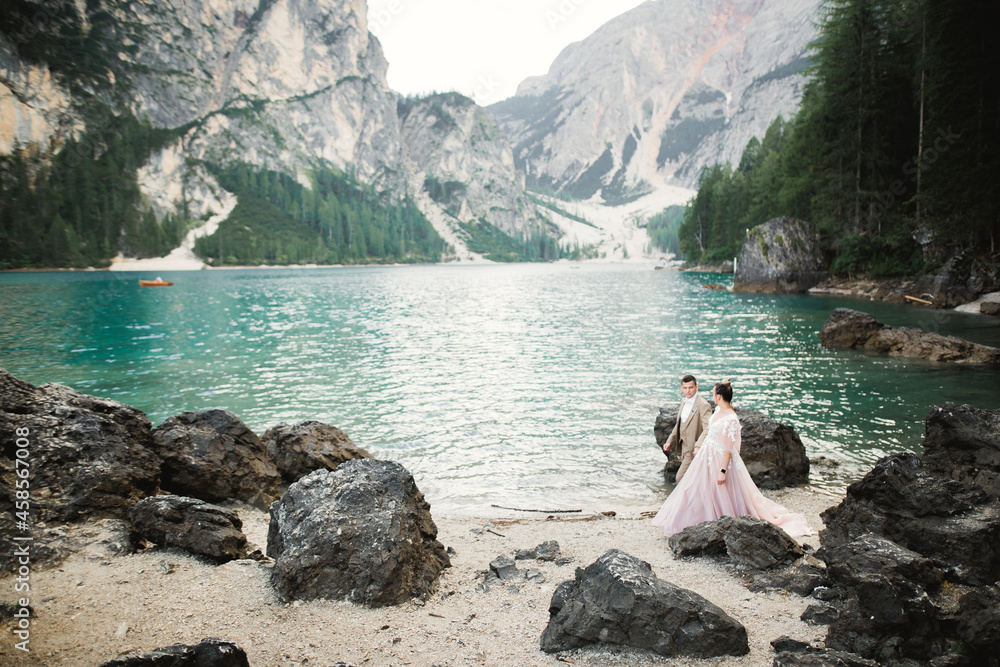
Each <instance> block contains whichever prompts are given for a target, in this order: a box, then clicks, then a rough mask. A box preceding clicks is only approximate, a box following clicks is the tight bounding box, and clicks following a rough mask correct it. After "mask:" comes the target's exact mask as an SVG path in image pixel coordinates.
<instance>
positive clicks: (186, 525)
mask: <svg viewBox="0 0 1000 667" xmlns="http://www.w3.org/2000/svg"><path fill="white" fill-rule="evenodd" d="M128 518H129V523H130V527H131V529H132V532H133V533H134V534H136V535H137V536H139V537H141V538H143V539H146V540H149V541H150V542H153V543H154V544H158V545H160V546H164V547H178V548H180V549H183V550H185V551H187V552H189V553H193V554H195V555H198V556H207V557H208V558H211V559H212V560H215V561H216V562H219V563H225V562H227V561H231V560H236V559H239V558H246V556H247V538H246V535H244V534H243V530H242V529H243V522H242V521H240V518H239V516H237V514H236V512H232V511H230V510H227V509H224V508H222V507H219V506H218V505H212V504H210V503H207V502H205V501H204V500H198V499H197V498H185V497H182V496H153V497H151V498H143V499H142V500H140V501H139V502H137V503H135V504H134V505H132V507H130V508H129V511H128Z"/></svg>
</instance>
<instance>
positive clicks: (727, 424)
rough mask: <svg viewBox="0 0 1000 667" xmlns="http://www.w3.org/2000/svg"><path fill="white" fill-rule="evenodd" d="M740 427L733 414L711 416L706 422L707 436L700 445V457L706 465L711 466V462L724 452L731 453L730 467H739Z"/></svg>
mask: <svg viewBox="0 0 1000 667" xmlns="http://www.w3.org/2000/svg"><path fill="white" fill-rule="evenodd" d="M741 432H742V427H741V426H740V420H739V417H737V416H736V415H735V414H728V415H722V416H720V415H719V413H718V412H716V413H715V414H713V415H712V418H711V419H710V420H709V422H708V435H706V436H705V441H704V442H703V443H702V446H701V449H702V452H701V453H703V454H704V456H703V457H702V458H703V460H704V461H705V463H706V465H713V466H714V462H713V460H714V459H716V458H721V457H722V455H723V454H724V453H725V452H732V453H733V456H732V462H731V465H732V466H739V465H740V464H741V463H742V461H741V460H740V444H741V442H742V439H741Z"/></svg>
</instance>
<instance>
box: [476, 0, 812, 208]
mask: <svg viewBox="0 0 1000 667" xmlns="http://www.w3.org/2000/svg"><path fill="white" fill-rule="evenodd" d="M819 5H820V1H819V0H651V1H650V2H646V3H644V4H642V5H640V6H639V7H636V8H635V9H633V10H631V11H629V12H627V13H625V14H623V15H621V16H619V17H618V18H616V19H614V20H613V21H611V22H609V23H607V24H605V25H604V26H603V27H602V28H601V29H599V30H598V31H597V32H595V33H594V34H593V35H591V36H590V37H588V38H587V39H586V40H584V41H582V42H579V43H577V44H573V45H571V46H569V47H567V48H566V49H565V50H564V51H563V52H562V53H561V54H560V55H559V57H558V58H557V59H556V61H555V62H554V63H553V64H552V67H551V69H550V70H549V72H548V74H547V75H545V76H543V77H536V78H532V79H527V80H525V81H524V82H523V83H522V84H521V86H520V87H519V89H518V91H517V94H516V95H515V96H514V97H513V98H511V99H509V100H506V101H504V102H500V103H498V104H496V105H494V106H493V107H491V110H493V111H494V113H496V115H497V118H498V119H499V120H500V122H501V124H502V125H503V126H504V128H505V129H506V130H507V132H508V133H509V135H510V136H511V142H512V143H513V144H514V156H515V159H516V160H517V163H518V166H519V167H521V168H523V170H524V171H525V172H526V174H527V178H528V184H529V186H533V187H536V188H540V189H554V190H562V191H564V192H566V193H568V194H571V195H574V196H576V197H580V198H589V197H591V196H592V195H594V194H595V193H597V192H600V193H601V194H602V195H603V198H604V199H605V200H606V201H609V202H614V201H620V200H622V199H628V198H630V197H632V196H635V195H636V194H638V193H642V192H644V191H646V190H648V189H649V187H650V186H656V185H659V184H661V183H665V182H673V183H676V184H681V185H686V186H692V185H696V183H697V180H698V177H699V176H700V173H701V169H702V167H704V166H705V165H708V164H712V163H715V162H718V161H724V160H730V161H733V162H737V161H738V160H739V156H740V154H741V152H742V150H743V148H744V147H745V146H746V143H747V141H749V140H750V138H751V137H752V136H754V135H757V136H763V133H764V131H765V130H766V129H767V126H768V125H769V124H770V123H771V121H772V120H774V118H775V117H776V116H777V115H778V114H785V115H786V116H787V115H790V114H793V113H794V112H795V110H796V109H797V107H798V103H799V99H800V94H801V86H802V84H803V81H804V79H803V77H802V75H801V74H800V72H801V70H802V69H803V67H805V65H806V64H807V60H806V54H807V51H808V47H807V45H808V43H809V42H810V41H811V40H813V39H815V37H816V32H815V28H814V26H813V21H814V20H815V19H816V18H817V16H818V10H819Z"/></svg>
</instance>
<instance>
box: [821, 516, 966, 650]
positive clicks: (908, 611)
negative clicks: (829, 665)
mask: <svg viewBox="0 0 1000 667" xmlns="http://www.w3.org/2000/svg"><path fill="white" fill-rule="evenodd" d="M818 555H819V557H820V558H822V559H824V560H825V561H826V564H827V574H828V576H829V578H830V579H831V581H833V582H834V583H835V584H837V585H839V586H842V587H843V588H844V589H846V590H847V592H848V595H849V598H848V601H847V604H846V605H845V606H844V607H843V608H841V610H840V614H839V616H838V618H837V620H835V621H834V622H833V623H832V624H831V625H830V629H829V632H828V634H827V639H826V645H827V647H828V648H833V649H837V650H842V651H848V652H852V653H858V654H859V655H862V656H864V657H866V658H872V659H875V660H878V661H888V660H899V659H907V658H909V659H924V660H926V659H929V658H931V657H934V656H938V655H941V654H943V653H944V652H945V650H946V642H945V640H944V638H943V632H942V626H941V623H940V621H939V619H938V610H937V608H936V607H935V605H934V603H933V601H932V599H931V595H932V594H935V593H936V592H937V589H938V588H939V587H940V586H941V584H942V582H943V581H944V573H943V572H942V571H941V570H940V569H939V568H938V567H936V566H935V564H934V563H933V561H931V560H930V559H928V558H924V557H923V556H921V555H920V554H918V553H915V552H913V551H910V550H909V549H905V548H903V547H901V546H899V545H897V544H895V543H894V542H891V541H889V540H887V539H885V538H882V537H877V536H875V535H870V534H869V535H863V536H861V537H859V538H858V539H857V540H854V541H852V542H849V543H847V544H844V545H841V546H837V547H832V548H827V547H824V548H822V549H821V550H820V551H819V552H818Z"/></svg>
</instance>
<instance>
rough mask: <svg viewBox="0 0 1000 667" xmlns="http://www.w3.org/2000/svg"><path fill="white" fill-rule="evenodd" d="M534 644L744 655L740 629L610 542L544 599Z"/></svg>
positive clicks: (557, 648) (556, 648)
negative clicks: (545, 614)
mask: <svg viewBox="0 0 1000 667" xmlns="http://www.w3.org/2000/svg"><path fill="white" fill-rule="evenodd" d="M549 614H550V617H549V623H548V625H547V626H546V628H545V630H544V631H543V632H542V637H541V648H542V650H543V651H546V652H548V653H555V652H556V651H563V650H570V649H575V648H580V647H582V646H587V645H590V644H617V645H624V646H632V647H635V648H640V649H646V650H649V651H653V652H655V653H658V654H660V655H663V656H690V657H695V658H710V657H714V656H720V655H745V654H747V653H749V651H750V647H749V644H748V642H747V632H746V628H744V627H743V626H742V625H741V624H740V623H739V622H738V621H736V620H734V619H733V618H731V617H730V616H729V615H728V614H726V612H724V611H723V610H722V609H720V608H718V607H717V606H715V605H714V604H712V603H711V602H709V601H708V600H706V599H705V598H703V597H701V596H700V595H698V594H696V593H693V592H691V591H687V590H684V589H683V588H678V587H677V586H674V585H673V584H671V583H669V582H666V581H662V580H660V579H658V578H657V577H656V575H655V574H653V570H652V568H651V567H650V566H649V563H646V562H644V561H641V560H639V559H638V558H635V557H633V556H630V555H629V554H627V553H625V552H623V551H619V550H617V549H611V550H609V551H607V552H605V553H604V555H602V556H601V557H600V558H598V559H597V560H596V561H595V562H594V563H592V564H591V565H589V566H588V567H587V568H586V569H578V570H577V572H576V579H575V581H568V582H563V583H562V584H560V585H559V587H558V588H557V589H556V592H555V594H553V596H552V601H551V603H550V605H549Z"/></svg>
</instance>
